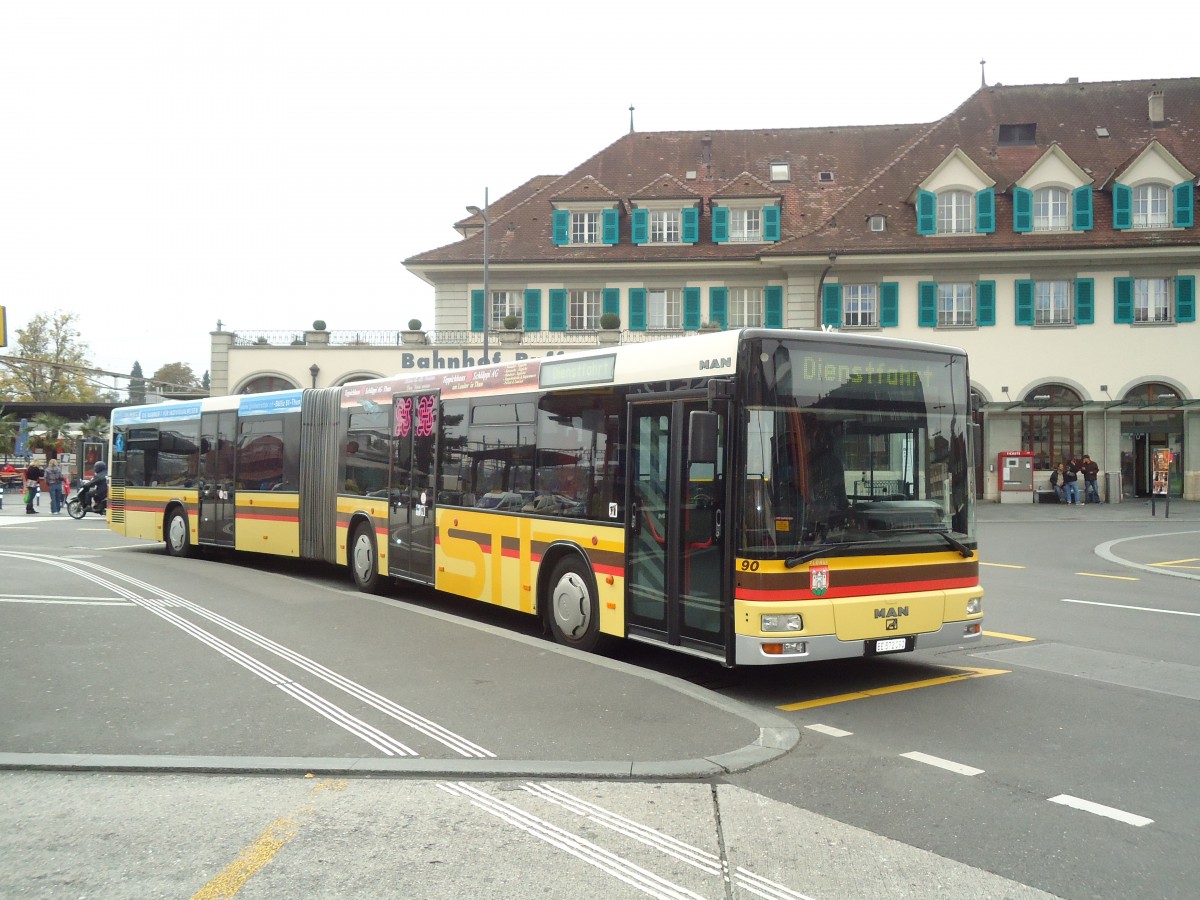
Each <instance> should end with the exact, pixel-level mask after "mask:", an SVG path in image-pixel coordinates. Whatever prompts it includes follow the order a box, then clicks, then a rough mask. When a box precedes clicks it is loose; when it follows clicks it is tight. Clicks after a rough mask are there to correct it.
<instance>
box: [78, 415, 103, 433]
mask: <svg viewBox="0 0 1200 900" xmlns="http://www.w3.org/2000/svg"><path fill="white" fill-rule="evenodd" d="M108 427H109V426H108V419H106V418H104V416H92V417H91V418H89V419H88V420H87V421H86V422H84V423H83V424H81V425H80V426H79V428H80V430H81V431H82V433H83V436H84V437H85V438H106V437H108Z"/></svg>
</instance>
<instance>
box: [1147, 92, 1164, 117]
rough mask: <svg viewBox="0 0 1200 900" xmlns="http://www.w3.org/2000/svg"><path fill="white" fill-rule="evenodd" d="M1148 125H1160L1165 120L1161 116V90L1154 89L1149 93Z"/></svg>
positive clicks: (1162, 115)
mask: <svg viewBox="0 0 1200 900" xmlns="http://www.w3.org/2000/svg"><path fill="white" fill-rule="evenodd" d="M1149 99H1150V124H1151V125H1161V124H1162V123H1163V122H1165V121H1166V120H1167V117H1166V116H1165V115H1164V114H1163V92H1162V88H1155V89H1154V90H1152V91H1151V92H1150V98H1149Z"/></svg>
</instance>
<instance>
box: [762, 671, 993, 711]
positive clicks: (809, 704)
mask: <svg viewBox="0 0 1200 900" xmlns="http://www.w3.org/2000/svg"><path fill="white" fill-rule="evenodd" d="M947 668H951V669H957V670H958V671H959V672H960V673H962V674H958V675H943V676H942V677H941V678H926V679H924V680H922V681H910V682H908V683H906V684H891V685H888V686H886V687H881V688H870V689H868V690H865V691H854V692H852V693H849V694H837V695H835V696H833V697H820V698H818V699H816V700H805V701H804V702H802V703H788V704H786V705H784V706H777V707H775V708H776V709H782V710H784V711H785V712H795V711H796V710H798V709H815V708H816V707H818V706H832V705H833V704H835V703H846V702H847V701H850V700H865V699H866V698H868V697H880V696H883V695H884V694H898V693H900V692H901V691H915V690H917V689H919V688H927V687H934V686H935V685H939V684H950V683H951V682H955V681H966V680H967V679H968V678H986V677H987V676H988V675H1007V674H1008V673H1009V672H1011V671H1012V670H1011V669H976V668H971V667H968V666H947Z"/></svg>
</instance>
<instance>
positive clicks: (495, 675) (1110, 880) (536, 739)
mask: <svg viewBox="0 0 1200 900" xmlns="http://www.w3.org/2000/svg"><path fill="white" fill-rule="evenodd" d="M991 512H992V520H990V521H982V522H981V537H982V539H983V547H984V551H983V555H982V559H983V561H984V564H985V586H986V588H987V591H988V594H987V598H986V601H985V602H986V607H985V609H986V613H987V620H986V624H985V627H986V628H987V631H988V634H987V636H986V637H985V640H984V642H983V643H982V644H981V645H974V646H972V647H970V648H969V649H962V650H956V649H950V650H946V651H942V652H936V653H935V652H918V653H916V654H912V655H907V656H903V657H891V658H888V659H885V660H876V661H873V662H872V663H866V662H865V661H852V662H839V663H829V664H820V665H816V666H808V667H797V668H789V669H770V670H761V669H739V670H734V671H729V670H722V669H720V668H718V667H714V666H712V665H711V664H708V663H704V662H701V661H697V660H691V659H689V658H687V657H680V656H675V655H671V654H665V653H662V652H660V651H656V650H653V649H651V648H646V647H642V646H638V645H629V646H627V647H626V648H624V650H623V652H622V653H621V658H620V659H616V660H612V659H603V658H598V657H583V656H580V655H578V654H574V653H571V652H568V651H565V650H563V649H561V648H558V647H556V646H554V645H553V644H551V643H549V642H548V641H546V640H545V639H544V638H542V636H541V635H540V634H539V633H538V632H537V630H536V628H535V627H534V625H533V623H531V622H530V621H529V620H527V619H526V618H524V617H519V616H513V615H510V614H508V613H505V612H503V611H499V610H490V609H482V610H481V609H479V608H478V607H477V605H475V604H470V603H464V602H461V601H455V600H451V599H448V598H445V597H441V596H439V595H437V594H434V593H433V592H428V591H422V590H419V589H414V588H411V587H403V586H402V587H399V588H397V589H396V590H395V591H392V592H390V593H389V594H388V595H386V596H385V597H382V598H368V597H365V596H364V595H361V594H357V593H356V592H354V591H352V590H351V589H350V588H349V586H348V583H347V581H346V580H345V578H344V577H342V575H341V573H337V572H333V571H331V570H328V569H325V568H322V567H313V566H304V565H297V564H295V563H288V562H282V561H262V560H256V559H255V558H253V557H237V558H234V559H232V560H230V559H198V560H185V561H179V560H172V559H168V558H167V557H165V556H164V555H163V554H162V553H161V552H160V550H159V548H157V547H153V546H143V547H139V546H135V545H134V544H132V543H130V542H125V541H123V540H122V539H119V538H116V537H114V536H113V535H111V533H109V532H107V529H104V528H103V526H102V525H101V523H100V522H99V521H98V520H94V519H90V518H89V519H86V520H84V521H83V522H79V523H75V522H71V521H70V520H67V519H65V517H55V518H49V517H44V516H43V517H37V518H17V517H14V516H12V515H11V514H9V511H5V515H3V516H0V571H2V572H3V573H4V579H3V583H4V587H3V588H0V593H2V594H3V596H2V597H0V600H3V601H4V602H2V603H0V616H2V617H3V626H4V627H3V629H2V630H0V648H2V649H3V654H2V660H3V661H2V662H0V675H2V677H3V679H4V685H5V686H4V689H3V691H0V716H2V717H3V719H2V720H3V721H5V722H6V723H10V724H9V725H8V727H6V729H5V736H4V738H3V742H2V743H0V765H2V766H4V767H5V768H6V769H7V771H4V772H3V773H2V774H0V779H2V780H3V783H4V787H5V796H6V797H7V798H9V799H8V802H6V804H4V806H3V808H2V809H0V860H2V861H3V862H2V864H0V895H3V896H36V897H60V896H63V897H65V896H71V897H91V896H95V897H101V896H102V897H124V896H128V897H146V896H163V897H174V896H214V897H216V896H233V895H234V894H235V893H236V894H237V895H238V896H241V897H254V896H263V897H310V896H348V895H356V896H395V897H444V896H448V895H450V894H453V893H459V892H463V891H470V892H472V893H476V894H485V895H487V896H497V897H509V896H511V897H527V896H529V895H530V894H534V893H539V894H544V895H546V896H601V895H603V896H605V897H610V896H618V897H619V896H627V895H628V896H644V895H645V894H647V893H648V894H650V895H652V896H663V897H668V896H670V897H674V896H701V897H742V896H760V897H761V896H765V897H800V896H809V897H892V896H894V897H926V896H929V897H942V896H945V897H1024V896H1039V895H1040V893H1039V892H1042V891H1044V892H1047V893H1049V894H1054V895H1058V896H1064V897H1117V896H1121V897H1124V896H1129V895H1134V896H1161V897H1175V896H1178V897H1185V896H1188V897H1190V896H1192V895H1193V894H1194V887H1193V885H1194V883H1195V881H1196V878H1197V875H1198V874H1200V862H1198V861H1197V860H1196V859H1195V853H1194V850H1193V849H1192V848H1194V846H1196V845H1197V843H1198V839H1200V835H1198V834H1197V831H1198V828H1197V816H1196V815H1195V814H1194V812H1193V811H1194V810H1195V809H1196V807H1197V800H1200V797H1198V796H1197V795H1198V794H1200V788H1197V786H1196V785H1195V783H1194V779H1193V778H1192V777H1191V776H1190V771H1189V767H1190V762H1191V759H1192V757H1193V755H1194V754H1193V753H1192V752H1191V746H1192V745H1193V744H1194V742H1195V738H1196V736H1197V732H1198V731H1200V729H1198V726H1200V716H1197V704H1196V700H1197V699H1200V679H1198V677H1197V675H1198V673H1200V669H1197V668H1196V667H1195V666H1194V665H1193V664H1192V660H1193V659H1194V650H1193V647H1194V645H1195V643H1196V639H1197V638H1198V637H1200V634H1198V631H1200V628H1198V626H1200V603H1198V602H1197V600H1198V599H1200V592H1198V591H1197V590H1196V588H1197V585H1196V583H1195V579H1192V578H1186V577H1180V576H1184V575H1188V574H1197V575H1200V569H1197V568H1195V566H1197V565H1200V563H1197V560H1196V558H1198V557H1200V551H1198V550H1197V547H1198V546H1200V544H1198V543H1197V540H1196V538H1197V535H1198V534H1200V525H1198V524H1197V522H1196V520H1195V519H1191V520H1189V518H1188V515H1187V512H1186V509H1183V510H1181V508H1180V507H1179V506H1176V507H1175V508H1174V509H1173V510H1172V513H1173V518H1172V519H1171V520H1169V521H1165V520H1162V519H1159V518H1155V519H1149V518H1147V517H1141V516H1138V515H1137V514H1136V513H1137V511H1136V510H1121V511H1120V512H1121V513H1122V515H1116V512H1117V511H1116V510H1115V508H1114V510H1110V511H1106V512H1107V513H1108V515H1104V514H1103V513H1102V514H1101V515H1094V514H1093V513H1096V512H1101V511H1099V510H1078V511H1077V510H1070V511H1062V512H1065V513H1066V514H1065V515H1062V514H1059V515H1057V517H1053V516H1052V514H1055V513H1059V512H1060V511H1058V510H1045V511H1043V510H1032V511H1030V510H1020V511H1016V512H1012V511H1008V510H1000V509H998V508H997V509H994V510H992V511H991ZM1085 512H1086V513H1088V514H1093V515H1091V517H1090V518H1088V517H1086V516H1084V513H1085ZM1181 512H1182V513H1183V514H1182V515H1181ZM1160 515H1161V512H1160ZM981 518H983V517H982V516H981ZM1143 519H1145V520H1143ZM1151 535H1165V536H1159V537H1151ZM1164 570H1171V571H1172V572H1173V573H1174V574H1173V575H1172V574H1166V573H1165V572H1164ZM143 772H144V773H145V774H143ZM597 779H602V780H597Z"/></svg>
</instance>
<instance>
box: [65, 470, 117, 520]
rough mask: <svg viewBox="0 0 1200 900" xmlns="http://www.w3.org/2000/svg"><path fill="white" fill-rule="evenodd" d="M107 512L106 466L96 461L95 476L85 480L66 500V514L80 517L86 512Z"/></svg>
mask: <svg viewBox="0 0 1200 900" xmlns="http://www.w3.org/2000/svg"><path fill="white" fill-rule="evenodd" d="M107 512H108V466H106V465H105V464H104V463H103V462H98V463H96V470H95V477H94V478H92V480H91V481H85V482H84V483H83V484H82V485H81V486H80V488H79V490H78V491H77V492H76V493H74V494H72V495H71V498H70V499H69V500H68V501H67V515H69V516H70V517H71V518H72V519H82V518H83V517H84V516H86V515H87V514H88V513H95V514H96V515H98V516H104V515H105V514H106V513H107Z"/></svg>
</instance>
